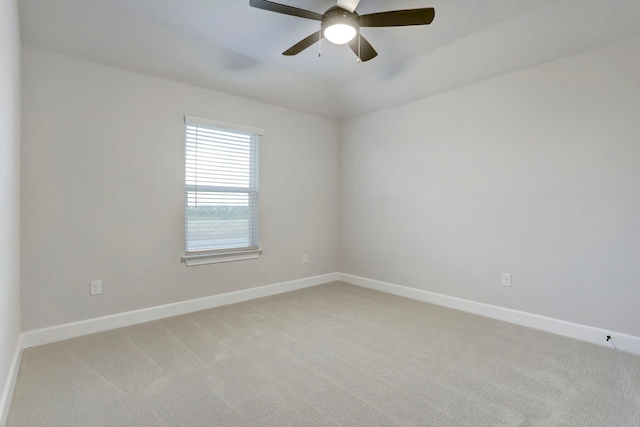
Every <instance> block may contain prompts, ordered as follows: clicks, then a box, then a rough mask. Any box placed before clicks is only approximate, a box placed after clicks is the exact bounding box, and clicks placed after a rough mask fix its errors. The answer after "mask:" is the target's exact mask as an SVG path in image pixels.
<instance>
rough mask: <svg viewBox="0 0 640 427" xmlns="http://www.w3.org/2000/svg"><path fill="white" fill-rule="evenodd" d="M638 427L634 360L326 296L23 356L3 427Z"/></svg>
mask: <svg viewBox="0 0 640 427" xmlns="http://www.w3.org/2000/svg"><path fill="white" fill-rule="evenodd" d="M395 425H402V426H581V427H583V426H640V357H638V356H634V355H631V354H628V353H623V352H619V351H615V350H612V349H608V348H605V347H600V346H596V345H592V344H587V343H583V342H580V341H576V340H572V339H567V338H563V337H560V336H556V335H552V334H548V333H544V332H540V331H536V330H533V329H528V328H524V327H521V326H516V325H512V324H509V323H504V322H500V321H496V320H491V319H487V318H483V317H479V316H474V315H471V314H466V313H463V312H458V311H454V310H450V309H446V308H442V307H437V306H433V305H429V304H425V303H421V302H417V301H412V300H409V299H404V298H400V297H396V296H392V295H387V294H383V293H379V292H375V291H371V290H368V289H363V288H359V287H356V286H351V285H346V284H342V283H332V284H328V285H322V286H317V287H314V288H309V289H304V290H301V291H296V292H291V293H288V294H283V295H278V296H273V297H269V298H263V299H260V300H255V301H250V302H245V303H241V304H236V305H231V306H226V307H220V308H216V309H211V310H207V311H202V312H198V313H194V314H189V315H185V316H180V317H175V318H172V319H167V320H161V321H156V322H151V323H146V324H141V325H136V326H131V327H127V328H123V329H118V330H114V331H109V332H104V333H99V334H95V335H90V336H85V337H81V338H76V339H73V340H68V341H64V342H59V343H55V344H50V345H46V346H41V347H37V348H31V349H27V350H25V352H24V355H23V358H22V364H21V366H20V372H19V375H18V381H17V384H16V388H15V393H14V396H13V402H12V406H11V408H10V411H9V416H8V420H7V427H25V426H29V427H35V426H64V427H74V426H83V427H84V426H92V427H93V426H395Z"/></svg>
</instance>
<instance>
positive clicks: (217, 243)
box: [185, 116, 263, 265]
mask: <svg viewBox="0 0 640 427" xmlns="http://www.w3.org/2000/svg"><path fill="white" fill-rule="evenodd" d="M262 134H263V132H262V129H257V128H251V127H247V126H242V125H234V124H229V123H221V122H215V121H210V120H206V119H200V118H197V117H191V116H185V141H186V148H185V246H186V248H185V252H186V254H185V259H186V258H187V257H189V255H202V254H212V255H216V254H217V255H219V254H225V253H228V254H231V255H233V256H235V257H237V254H238V253H239V252H242V251H250V250H258V247H259V246H258V237H259V235H258V212H259V210H258V194H259V193H258V148H259V138H260V136H261V135H262ZM256 256H257V255H256ZM239 259H241V258H239ZM187 264H188V265H189V263H188V262H187Z"/></svg>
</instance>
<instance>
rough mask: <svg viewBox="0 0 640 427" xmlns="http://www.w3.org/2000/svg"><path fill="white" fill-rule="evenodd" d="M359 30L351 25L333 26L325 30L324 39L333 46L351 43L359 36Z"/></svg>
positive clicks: (340, 24)
mask: <svg viewBox="0 0 640 427" xmlns="http://www.w3.org/2000/svg"><path fill="white" fill-rule="evenodd" d="M357 32H358V31H357V30H356V29H355V28H354V27H353V26H351V25H349V24H343V23H339V24H333V25H330V26H328V27H327V28H325V29H324V38H326V39H327V40H329V41H330V42H331V43H333V44H346V43H349V42H350V41H351V40H353V38H354V37H355V36H356V34H357Z"/></svg>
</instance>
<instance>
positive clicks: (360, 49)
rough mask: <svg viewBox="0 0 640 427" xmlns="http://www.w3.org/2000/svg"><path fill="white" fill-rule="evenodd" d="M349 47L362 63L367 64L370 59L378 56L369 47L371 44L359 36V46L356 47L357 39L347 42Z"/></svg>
mask: <svg viewBox="0 0 640 427" xmlns="http://www.w3.org/2000/svg"><path fill="white" fill-rule="evenodd" d="M349 47H350V48H351V50H352V51H353V53H355V54H356V56H357V57H359V58H360V60H361V61H362V62H367V61H368V60H370V59H373V58H375V57H376V56H378V52H376V50H375V49H374V48H373V46H371V43H369V42H368V41H367V39H365V38H364V37H363V36H362V34H360V46H358V37H356V38H354V39H353V40H351V41H350V42H349Z"/></svg>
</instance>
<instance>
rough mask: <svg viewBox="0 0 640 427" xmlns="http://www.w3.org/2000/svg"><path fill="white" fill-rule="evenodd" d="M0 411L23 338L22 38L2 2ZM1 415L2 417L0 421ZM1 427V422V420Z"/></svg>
mask: <svg viewBox="0 0 640 427" xmlns="http://www.w3.org/2000/svg"><path fill="white" fill-rule="evenodd" d="M0 58H1V59H0V94H1V95H0V206H1V208H0V411H2V409H3V403H4V402H3V398H6V396H3V395H2V393H3V389H4V385H5V383H7V380H8V379H9V378H8V376H9V369H10V366H11V361H12V359H13V355H14V352H15V350H16V346H17V344H18V336H19V335H20V33H19V30H18V11H17V8H16V3H15V1H14V0H1V1H0ZM1 415H2V413H1V412H0V416H1ZM0 423H2V420H0Z"/></svg>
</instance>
